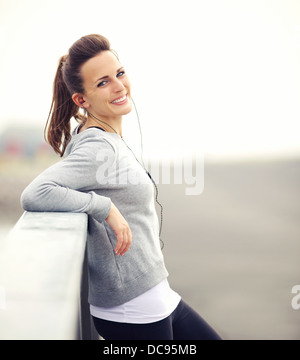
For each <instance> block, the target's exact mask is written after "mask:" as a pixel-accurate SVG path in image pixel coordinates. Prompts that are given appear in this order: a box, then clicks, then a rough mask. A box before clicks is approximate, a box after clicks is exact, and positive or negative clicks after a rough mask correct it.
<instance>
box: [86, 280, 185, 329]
mask: <svg viewBox="0 0 300 360" xmlns="http://www.w3.org/2000/svg"><path fill="white" fill-rule="evenodd" d="M180 300H181V297H180V295H179V294H177V293H176V292H175V291H173V290H172V289H171V288H170V285H169V282H168V280H167V279H164V280H163V281H161V282H160V283H159V284H158V285H156V286H154V287H153V288H152V289H150V290H148V291H146V292H145V293H144V294H142V295H139V296H137V297H136V298H134V299H132V300H130V301H128V302H126V303H124V304H122V305H118V306H113V307H110V308H105V307H99V306H94V305H90V312H91V315H92V316H94V317H98V318H100V319H104V320H109V321H116V322H121V323H131V324H146V323H152V322H156V321H160V320H162V319H164V318H166V317H168V316H169V315H170V314H171V313H172V312H173V311H174V310H175V309H176V307H177V305H178V304H179V302H180Z"/></svg>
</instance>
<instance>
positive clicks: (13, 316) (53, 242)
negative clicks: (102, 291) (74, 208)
mask: <svg viewBox="0 0 300 360" xmlns="http://www.w3.org/2000/svg"><path fill="white" fill-rule="evenodd" d="M86 237H87V215H86V214H77V213H55V212H53V213H34V212H25V213H24V214H23V215H22V217H21V218H20V220H19V221H18V222H17V224H16V225H15V227H14V228H13V229H12V230H11V231H10V233H9V234H8V236H7V237H6V238H5V239H4V240H3V241H2V242H1V244H0V290H1V291H0V296H1V299H0V339H24V340H26V339H80V338H81V339H82V338H84V337H85V336H84V334H83V332H82V321H83V322H84V321H86V324H85V326H87V327H89V324H88V323H89V320H90V319H86V320H84V319H83V318H84V317H86V316H87V313H86V310H87V309H88V307H87V305H86V299H82V295H83V296H84V297H86V294H87V285H86V284H85V286H84V291H82V279H84V281H85V282H86V281H87V276H86V274H83V271H84V272H85V269H84V266H83V265H84V264H85V266H86V262H85V261H84V260H85V246H86ZM82 303H85V304H84V307H85V314H82V313H81V308H82ZM88 315H89V314H88ZM90 329H91V328H89V330H90ZM88 332H90V331H88ZM87 337H88V338H90V337H92V336H91V334H90V335H87Z"/></svg>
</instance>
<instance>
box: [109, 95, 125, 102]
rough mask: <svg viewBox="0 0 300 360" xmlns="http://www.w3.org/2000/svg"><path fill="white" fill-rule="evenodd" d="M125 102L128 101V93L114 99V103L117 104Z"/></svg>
mask: <svg viewBox="0 0 300 360" xmlns="http://www.w3.org/2000/svg"><path fill="white" fill-rule="evenodd" d="M125 102H127V94H125V95H123V96H121V97H119V98H117V99H115V100H114V101H112V102H111V103H112V104H116V105H122V104H124V103H125Z"/></svg>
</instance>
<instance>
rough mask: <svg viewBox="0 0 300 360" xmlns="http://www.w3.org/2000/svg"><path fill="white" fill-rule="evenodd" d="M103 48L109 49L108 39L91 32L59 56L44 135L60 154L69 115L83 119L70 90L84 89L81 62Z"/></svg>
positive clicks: (65, 138) (77, 91)
mask: <svg viewBox="0 0 300 360" xmlns="http://www.w3.org/2000/svg"><path fill="white" fill-rule="evenodd" d="M107 50H108V51H112V50H111V48H110V43H109V41H108V40H107V39H106V38H105V37H104V36H102V35H98V34H91V35H86V36H83V37H81V38H80V39H79V40H77V41H76V42H75V43H74V44H73V45H72V46H71V48H70V49H69V53H68V55H64V56H62V57H61V58H60V59H59V63H58V68H57V71H56V75H55V79H54V83H53V97H52V103H51V107H50V111H49V115H48V119H47V122H46V126H45V130H44V137H45V140H46V142H47V143H48V144H50V145H51V146H52V148H53V149H54V151H55V152H56V153H57V154H59V155H60V156H63V154H64V152H65V150H66V147H67V145H68V143H69V141H70V139H71V134H70V130H71V126H70V120H71V118H72V117H74V118H75V120H76V121H78V122H79V123H83V122H85V121H86V117H85V116H84V115H82V114H80V111H79V109H80V108H79V106H77V105H76V104H75V103H74V101H73V99H72V95H73V94H74V93H82V94H83V93H84V87H83V81H82V78H81V73H80V70H81V66H82V65H83V64H84V63H85V62H86V61H87V60H89V59H91V58H92V57H94V56H96V55H97V54H99V53H100V52H101V51H107Z"/></svg>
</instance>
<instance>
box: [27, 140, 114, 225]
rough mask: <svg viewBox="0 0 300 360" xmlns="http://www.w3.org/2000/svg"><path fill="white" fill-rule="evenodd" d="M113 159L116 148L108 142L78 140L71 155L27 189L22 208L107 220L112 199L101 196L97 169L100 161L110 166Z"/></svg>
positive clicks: (100, 220) (53, 166)
mask: <svg viewBox="0 0 300 360" xmlns="http://www.w3.org/2000/svg"><path fill="white" fill-rule="evenodd" d="M99 152H101V156H100V157H99V156H98V154H99ZM114 156H115V152H114V149H113V147H112V146H111V145H110V144H109V143H108V142H106V141H105V140H102V139H99V138H98V139H92V140H90V141H82V142H80V141H79V142H78V143H76V144H75V145H73V151H72V152H71V154H70V155H68V156H67V157H66V158H64V159H63V160H61V161H59V162H57V163H56V164H54V165H52V166H51V167H49V168H48V169H46V170H45V171H44V172H42V173H41V174H40V175H39V176H38V177H36V178H35V179H34V180H33V181H32V182H31V183H30V184H29V185H28V186H27V187H26V188H25V190H24V191H23V193H22V195H21V205H22V207H23V209H24V210H27V211H41V212H42V211H45V212H52V211H54V212H85V213H87V214H89V215H91V216H92V217H94V218H95V219H96V220H97V221H99V222H102V221H104V220H105V219H106V218H107V216H108V214H109V211H110V208H111V200H110V198H109V197H106V196H102V195H100V194H101V179H99V178H98V177H97V169H98V168H99V166H101V165H102V166H103V164H101V161H102V162H104V161H106V166H109V163H110V162H113V161H114ZM99 159H100V161H99ZM101 159H102V160H101ZM99 180H100V181H99Z"/></svg>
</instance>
